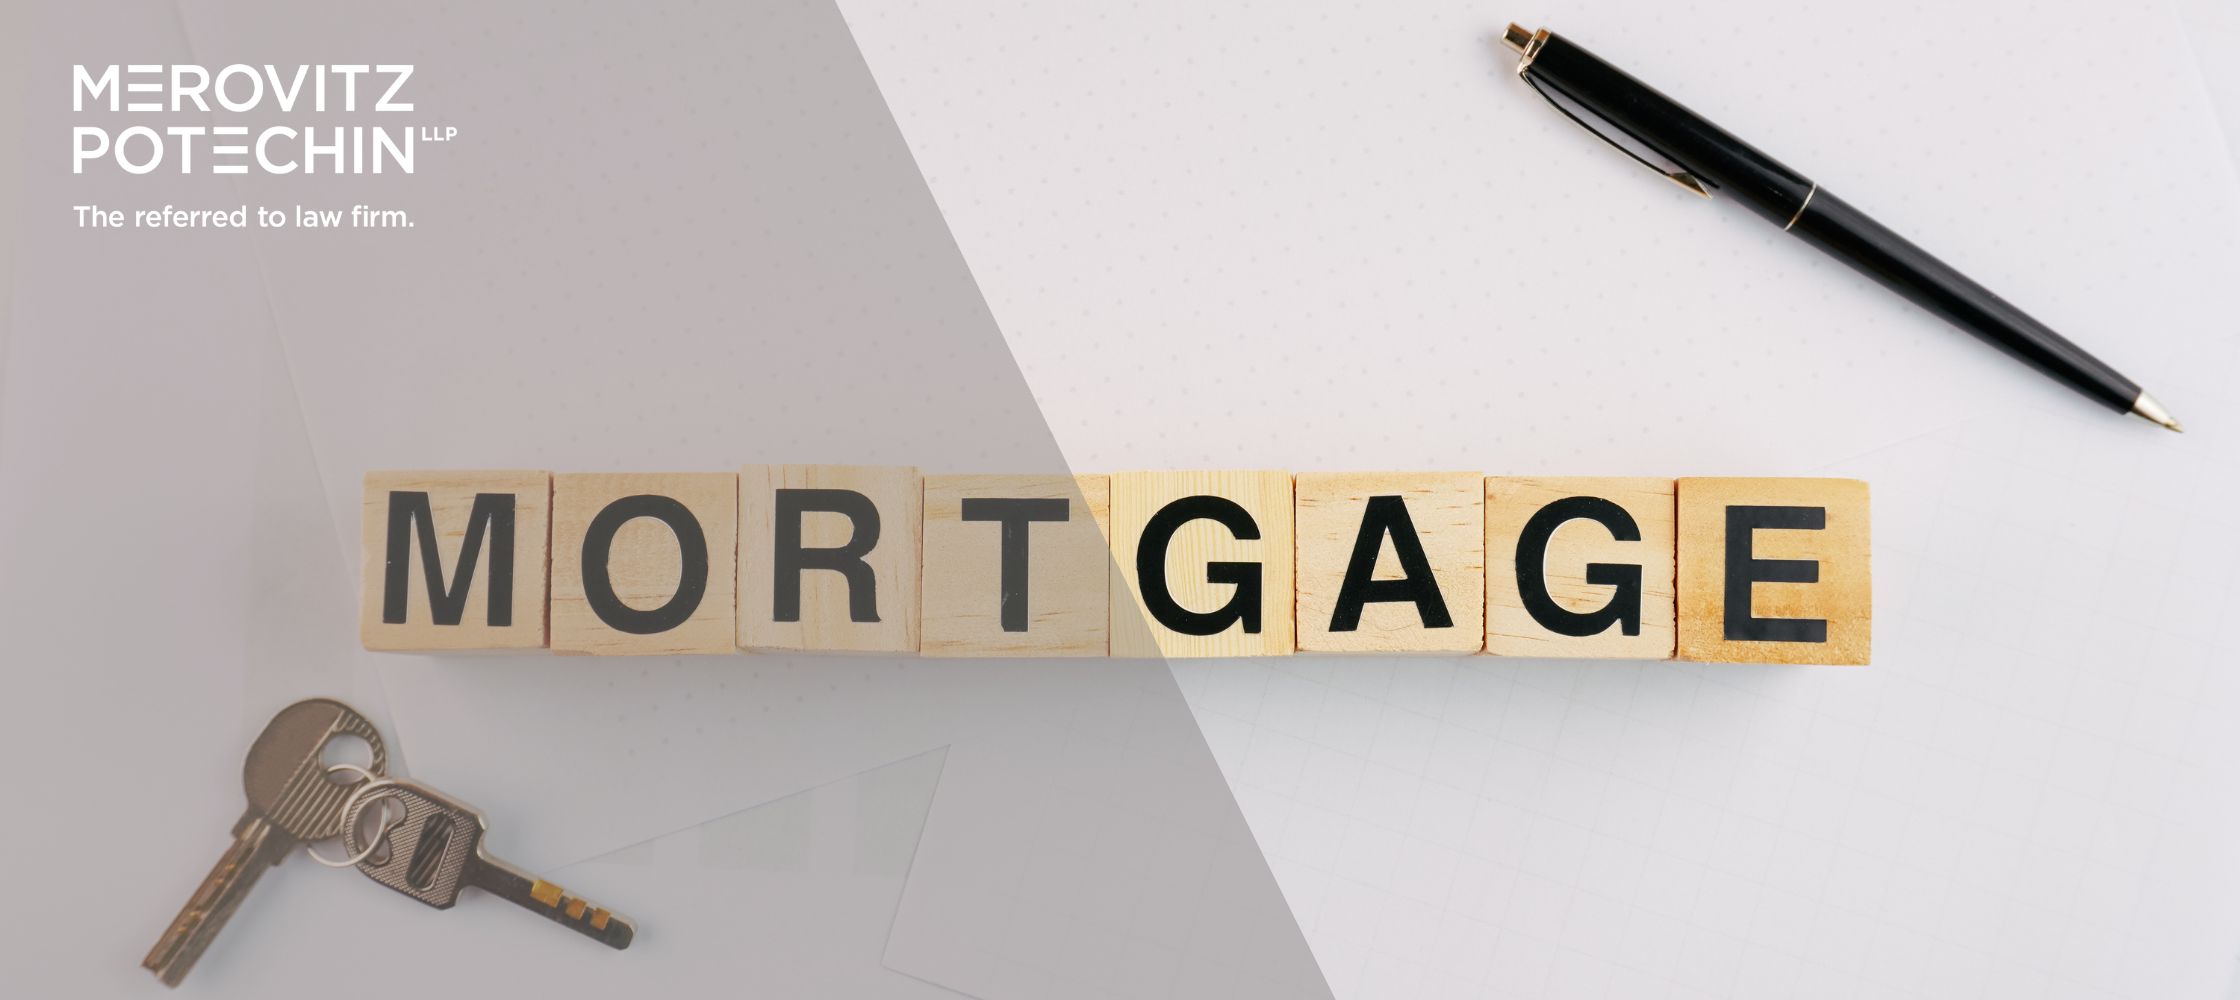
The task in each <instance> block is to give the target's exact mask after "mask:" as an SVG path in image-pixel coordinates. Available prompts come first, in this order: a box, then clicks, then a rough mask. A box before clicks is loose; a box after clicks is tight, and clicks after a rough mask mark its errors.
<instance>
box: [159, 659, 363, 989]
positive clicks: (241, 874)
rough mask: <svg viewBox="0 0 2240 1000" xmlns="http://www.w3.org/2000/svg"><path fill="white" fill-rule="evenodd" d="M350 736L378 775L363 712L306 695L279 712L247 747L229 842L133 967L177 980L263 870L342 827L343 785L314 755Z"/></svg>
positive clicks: (168, 980) (175, 982) (167, 980)
mask: <svg viewBox="0 0 2240 1000" xmlns="http://www.w3.org/2000/svg"><path fill="white" fill-rule="evenodd" d="M344 735H349V736H356V737H358V738H359V739H362V740H365V741H366V745H367V746H369V747H372V748H373V761H372V763H370V764H368V765H367V766H366V770H367V771H368V772H370V773H372V774H376V775H378V774H380V773H381V772H382V768H383V767H384V766H385V765H386V764H387V762H388V751H387V750H386V749H384V748H383V747H382V745H381V734H380V733H379V732H376V731H375V730H374V728H373V723H371V722H368V721H366V718H365V716H362V715H359V714H358V713H357V711H356V710H354V709H352V708H351V707H350V706H348V705H345V704H343V703H341V702H339V701H332V700H329V699H326V698H313V699H310V700H308V701H299V702H297V703H295V704H293V705H290V706H288V707H286V708H283V709H281V710H280V714H279V715H276V716H273V718H272V721H271V722H270V723H267V724H266V725H265V727H264V732H262V733H260V734H258V735H257V741H256V742H255V743H253V744H251V745H250V747H249V759H248V761H247V762H246V763H244V764H243V765H242V767H241V784H242V788H243V790H244V791H246V792H247V793H248V798H249V808H248V810H247V811H246V812H243V813H242V814H241V819H240V821H239V822H236V823H235V824H234V825H233V846H231V847H229V848H227V849H226V853H225V855H224V856H222V857H220V858H219V859H218V864H217V867H215V868H212V869H210V874H209V876H208V877H206V878H204V879H203V880H202V885H201V886H200V887H198V888H196V889H195V891H194V895H193V896H192V897H191V898H189V899H188V900H187V905H186V906H185V907H184V908H183V909H181V910H180V911H179V915H178V916H177V917H176V918H174V919H173V920H172V921H171V927H170V928H169V929H168V930H165V931H164V932H163V937H162V938H160V939H158V940H157V941H156V946H155V947H154V948H151V949H149V951H148V957H146V958H144V959H141V960H140V965H141V966H142V967H143V968H146V969H147V970H148V971H150V972H153V973H155V974H156V978H157V979H161V980H163V984H164V985H165V986H177V985H179V981H180V980H182V979H185V978H186V977H187V971H188V970H189V969H192V968H194V963H195V960H196V959H199V958H201V957H202V953H203V952H204V951H206V950H208V949H209V947H210V941H211V939H212V938H215V937H217V936H218V931H219V929H221V928H223V927H224V926H225V924H226V920H227V918H229V917H232V916H233V911H235V910H237V909H240V907H241V901H242V899H243V898H245V897H247V896H248V895H249V888H250V887H251V886H254V885H256V884H257V879H258V877H259V876H262V875H263V874H264V870H265V869H267V868H270V867H272V866H273V865H276V864H279V863H280V859H281V858H283V857H286V856H287V854H288V850H289V849H290V848H292V847H295V846H296V845H298V844H300V843H303V842H304V841H307V840H323V839H325V838H327V837H332V836H334V835H336V834H338V833H341V832H342V807H343V804H344V802H345V800H347V799H348V798H349V796H350V791H351V785H350V784H342V783H338V782H336V781H334V780H332V779H330V778H329V777H328V775H327V768H326V765H325V764H324V763H323V762H322V761H321V760H320V754H321V752H322V751H324V750H325V749H326V747H327V743H328V742H330V741H332V740H333V739H335V738H336V737H338V736H344Z"/></svg>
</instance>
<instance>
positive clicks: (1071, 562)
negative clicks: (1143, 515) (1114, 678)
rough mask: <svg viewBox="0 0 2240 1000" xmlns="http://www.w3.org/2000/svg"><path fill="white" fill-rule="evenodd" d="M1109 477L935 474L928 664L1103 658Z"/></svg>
mask: <svg viewBox="0 0 2240 1000" xmlns="http://www.w3.org/2000/svg"><path fill="white" fill-rule="evenodd" d="M1111 499H1112V479H1111V477H1109V476H1066V475H1049V476H1031V475H1020V476H927V477H926V500H925V519H926V520H925V565H924V571H923V572H924V582H923V585H922V587H921V593H922V594H923V597H922V600H921V604H922V611H921V615H922V617H923V619H924V626H923V627H924V632H925V638H924V640H923V642H921V644H920V645H919V652H921V653H923V654H924V655H926V656H1103V655H1105V652H1106V651H1107V649H1108V648H1109V642H1108V637H1109V634H1110V633H1109V630H1108V629H1107V627H1106V626H1107V624H1108V622H1109V621H1110V616H1111V612H1112V605H1111V596H1110V588H1111V585H1112V570H1111V569H1110V566H1111V564H1112V549H1111V547H1110V543H1109V542H1108V541H1107V540H1106V537H1105V532H1106V529H1107V526H1108V525H1109V524H1110V521H1111Z"/></svg>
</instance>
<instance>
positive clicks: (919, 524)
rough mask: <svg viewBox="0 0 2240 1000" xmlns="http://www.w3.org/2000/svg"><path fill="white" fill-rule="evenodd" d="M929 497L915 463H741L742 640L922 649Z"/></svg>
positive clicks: (812, 647)
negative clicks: (923, 536)
mask: <svg viewBox="0 0 2240 1000" xmlns="http://www.w3.org/2000/svg"><path fill="white" fill-rule="evenodd" d="M924 499H925V498H924V482H923V480H921V479H920V478H919V476H918V470H917V469H914V468H910V467H907V466H867V465H750V466H747V467H745V468H743V469H741V470H740V471H739V635H738V643H739V645H741V646H744V647H746V648H748V649H769V650H788V651H830V652H857V653H914V652H916V651H917V649H918V565H919V563H918V540H919V537H920V532H921V531H923V529H924V524H923V514H922V511H923V507H922V504H923V502H924Z"/></svg>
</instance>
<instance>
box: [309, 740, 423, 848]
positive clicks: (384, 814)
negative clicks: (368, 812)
mask: <svg viewBox="0 0 2240 1000" xmlns="http://www.w3.org/2000/svg"><path fill="white" fill-rule="evenodd" d="M344 772H351V773H355V774H356V775H357V776H358V787H356V788H353V789H351V790H350V797H349V798H346V799H343V800H342V814H343V815H344V816H350V815H354V813H355V810H356V809H357V807H358V800H359V799H361V798H364V797H365V794H366V793H367V792H370V791H374V790H375V789H376V787H379V788H380V789H381V791H379V792H378V793H377V794H376V795H375V796H374V797H375V798H377V799H379V800H381V818H382V820H383V821H384V822H383V823H382V825H381V829H380V830H379V831H378V832H376V833H375V834H374V835H373V840H372V841H370V842H368V843H367V844H366V848H365V850H362V851H359V852H358V853H356V854H353V855H351V856H349V857H347V858H343V859H341V860H339V861H338V860H335V859H332V858H329V857H326V856H325V855H322V854H320V853H319V849H318V848H315V847H313V846H311V845H310V844H305V845H303V853H305V854H308V855H311V860H313V861H316V862H318V863H320V864H322V865H325V866H327V867H329V868H356V867H357V866H358V863H359V862H361V861H364V860H365V859H367V858H370V857H372V856H373V852H375V851H378V850H380V849H381V845H382V843H383V842H385V841H387V840H388V839H389V831H391V830H394V829H396V828H397V827H399V826H402V825H404V821H405V819H406V816H399V817H397V818H396V819H393V820H392V819H389V800H391V799H394V798H396V795H397V793H395V792H393V791H389V790H388V787H389V786H388V784H387V783H386V782H384V781H382V780H381V779H380V778H378V777H376V776H375V775H374V773H373V772H372V771H368V770H366V769H365V768H362V767H359V766H358V765H356V764H329V765H327V773H328V774H341V773H344ZM407 815H409V814H407Z"/></svg>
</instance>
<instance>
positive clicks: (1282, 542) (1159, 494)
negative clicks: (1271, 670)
mask: <svg viewBox="0 0 2240 1000" xmlns="http://www.w3.org/2000/svg"><path fill="white" fill-rule="evenodd" d="M1291 524H1292V508H1291V474H1290V473H1287V472H1123V473H1116V474H1114V475H1113V477H1112V562H1113V572H1114V574H1115V576H1116V579H1114V580H1113V583H1112V655H1114V656H1120V657H1152V656H1167V657H1208V656H1284V655H1288V654H1289V653H1291V652H1292V649H1293V642H1292V627H1291V626H1292V621H1291V615H1292V601H1293V597H1292V574H1291V567H1292V558H1293V553H1292V533H1291V530H1292V529H1291Z"/></svg>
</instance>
